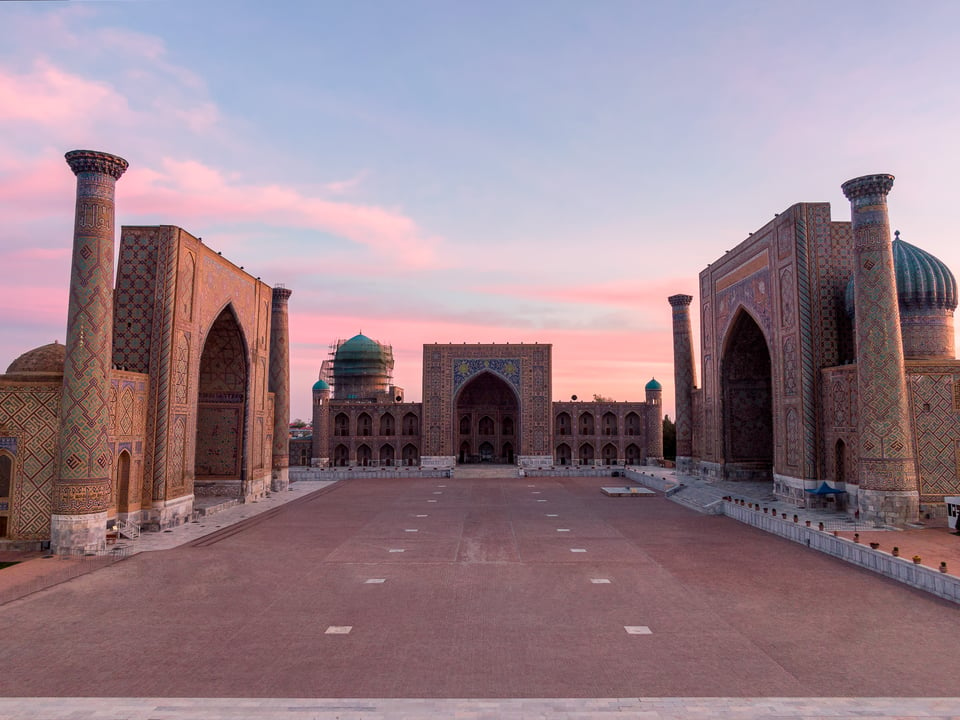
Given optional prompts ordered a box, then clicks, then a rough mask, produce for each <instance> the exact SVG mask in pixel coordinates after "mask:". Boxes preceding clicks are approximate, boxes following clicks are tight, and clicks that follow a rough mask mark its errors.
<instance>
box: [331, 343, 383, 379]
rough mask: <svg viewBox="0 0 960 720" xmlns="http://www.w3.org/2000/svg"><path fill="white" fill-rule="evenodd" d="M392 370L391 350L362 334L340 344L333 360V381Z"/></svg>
mask: <svg viewBox="0 0 960 720" xmlns="http://www.w3.org/2000/svg"><path fill="white" fill-rule="evenodd" d="M392 369H393V352H392V351H391V349H390V348H389V347H388V346H384V345H381V344H380V343H378V342H377V341H376V340H372V339H370V338H368V337H367V336H366V335H363V334H362V333H361V334H360V335H354V336H353V337H352V338H350V339H349V340H347V341H346V342H344V343H342V344H341V345H340V347H338V348H337V353H336V355H334V358H333V376H334V381H338V380H340V379H342V378H345V377H356V376H370V375H380V374H388V373H389V372H390V370H392ZM337 387H338V388H339V387H340V386H339V385H338V386H337Z"/></svg>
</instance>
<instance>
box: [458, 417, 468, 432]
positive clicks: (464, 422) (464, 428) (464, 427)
mask: <svg viewBox="0 0 960 720" xmlns="http://www.w3.org/2000/svg"><path fill="white" fill-rule="evenodd" d="M460 434H461V435H469V434H470V416H469V415H464V416H463V417H462V418H460Z"/></svg>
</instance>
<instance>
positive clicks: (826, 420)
mask: <svg viewBox="0 0 960 720" xmlns="http://www.w3.org/2000/svg"><path fill="white" fill-rule="evenodd" d="M892 184H893V177H892V176H889V175H873V176H866V177H863V178H857V179H855V180H851V181H850V182H848V183H845V184H844V186H843V189H844V192H845V193H846V195H847V197H848V198H849V199H850V202H851V208H852V218H853V219H852V221H851V222H842V221H835V220H832V219H831V216H830V206H829V204H827V203H800V204H797V205H794V206H792V207H790V208H788V209H787V210H785V211H784V212H782V213H779V214H778V215H777V216H776V218H775V219H773V220H772V221H770V222H769V223H767V224H766V225H764V226H763V227H761V228H760V229H759V230H757V231H756V232H753V233H751V234H750V237H749V238H748V239H747V240H745V241H744V242H742V243H741V244H740V245H738V246H737V247H735V248H733V249H732V250H731V251H729V252H728V253H726V254H725V255H723V256H722V257H720V258H718V259H717V260H716V261H715V262H713V263H711V264H710V265H709V266H708V267H707V268H706V269H705V270H704V271H703V272H702V273H701V274H700V333H701V335H700V339H701V343H700V346H701V355H700V363H701V365H700V367H701V378H702V383H701V385H700V386H699V387H697V386H696V374H695V368H694V361H693V350H692V344H691V337H690V336H691V331H690V317H689V306H690V303H691V301H692V299H693V298H692V297H691V296H689V295H676V296H673V297H671V298H670V304H671V305H672V306H673V314H674V324H673V327H674V358H675V374H676V378H675V380H676V388H677V413H676V415H677V456H678V457H677V465H678V468H679V469H680V470H681V471H683V472H686V473H691V474H695V475H701V476H703V477H713V478H724V479H730V480H763V481H769V482H770V483H771V489H772V490H773V492H774V493H775V494H776V495H777V496H778V497H780V498H782V499H784V500H790V501H793V502H796V503H798V504H802V503H804V502H805V501H809V500H811V498H818V500H823V499H829V501H831V502H836V503H837V506H838V507H840V508H846V509H847V510H848V511H849V512H850V513H855V512H858V511H859V513H860V516H861V517H862V518H864V519H870V520H874V521H880V522H889V523H896V524H902V523H905V522H910V521H914V520H916V519H917V518H918V517H919V516H920V515H921V514H924V513H927V512H932V513H939V512H941V511H942V508H943V497H944V495H956V494H958V492H960V479H958V477H960V465H958V452H960V450H958V448H960V446H958V443H960V362H958V361H957V360H956V359H955V352H954V329H953V313H954V310H955V308H956V306H957V286H956V281H955V279H954V276H953V274H952V273H951V272H950V270H949V269H948V268H947V267H946V266H945V265H944V264H943V263H942V262H940V261H939V260H938V259H936V258H935V257H933V256H932V255H930V254H929V253H926V252H924V251H923V250H920V249H919V248H917V247H914V246H913V245H910V244H909V243H907V242H905V241H903V240H901V239H900V238H899V233H898V234H897V237H896V238H895V239H892V238H891V233H890V226H889V221H888V217H887V203H886V197H887V193H888V192H889V190H890V188H891V187H892ZM824 482H826V483H827V484H828V487H829V488H830V489H831V490H833V491H835V492H831V493H829V494H827V495H825V496H814V495H812V493H811V492H809V491H812V490H816V489H817V488H821V489H823V488H822V485H823V483H824Z"/></svg>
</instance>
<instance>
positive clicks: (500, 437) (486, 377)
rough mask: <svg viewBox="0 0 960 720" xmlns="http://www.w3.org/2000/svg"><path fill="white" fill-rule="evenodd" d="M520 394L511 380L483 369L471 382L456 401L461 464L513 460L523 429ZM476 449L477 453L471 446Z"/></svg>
mask: <svg viewBox="0 0 960 720" xmlns="http://www.w3.org/2000/svg"><path fill="white" fill-rule="evenodd" d="M519 416H520V407H519V402H518V400H517V396H516V394H515V393H514V391H513V389H512V388H511V387H510V386H509V385H508V384H507V382H506V381H505V380H503V379H501V378H500V377H498V376H497V375H494V374H493V373H491V372H482V373H480V374H479V375H477V376H476V377H475V378H473V379H472V380H470V381H469V382H467V383H466V384H465V385H464V386H463V388H462V389H461V390H460V394H459V396H458V397H457V401H456V415H455V417H457V418H459V422H458V423H457V429H458V431H459V432H458V433H457V443H456V446H457V447H459V448H460V453H459V455H458V458H457V459H458V460H459V461H460V462H461V463H476V462H488V463H512V462H513V461H514V453H515V452H516V445H515V443H516V439H517V438H519V437H521V428H520V427H519V423H518V422H517V420H516V418H519ZM472 448H476V454H472V453H471V449H472Z"/></svg>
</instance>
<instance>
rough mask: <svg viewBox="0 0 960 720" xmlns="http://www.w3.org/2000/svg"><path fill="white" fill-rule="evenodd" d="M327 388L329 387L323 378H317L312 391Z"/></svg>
mask: <svg viewBox="0 0 960 720" xmlns="http://www.w3.org/2000/svg"><path fill="white" fill-rule="evenodd" d="M329 389H330V385H328V384H327V383H326V382H324V381H323V380H317V381H316V382H315V383H314V384H313V391H314V392H317V390H329Z"/></svg>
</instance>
